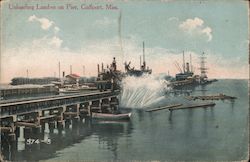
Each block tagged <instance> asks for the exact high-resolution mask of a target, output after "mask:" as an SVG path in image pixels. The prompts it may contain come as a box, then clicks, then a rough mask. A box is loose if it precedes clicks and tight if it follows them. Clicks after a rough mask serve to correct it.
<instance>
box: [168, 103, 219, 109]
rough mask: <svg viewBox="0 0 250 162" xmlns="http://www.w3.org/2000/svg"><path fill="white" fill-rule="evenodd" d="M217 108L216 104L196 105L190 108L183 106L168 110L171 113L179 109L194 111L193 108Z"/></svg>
mask: <svg viewBox="0 0 250 162" xmlns="http://www.w3.org/2000/svg"><path fill="white" fill-rule="evenodd" d="M213 106H215V103H213V102H211V103H206V104H196V105H189V106H183V107H173V108H168V110H169V111H172V110H179V109H192V108H201V107H203V108H206V107H213Z"/></svg>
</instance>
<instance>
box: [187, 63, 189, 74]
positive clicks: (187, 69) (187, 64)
mask: <svg viewBox="0 0 250 162" xmlns="http://www.w3.org/2000/svg"><path fill="white" fill-rule="evenodd" d="M186 69H187V72H188V73H189V63H188V62H187V67H186Z"/></svg>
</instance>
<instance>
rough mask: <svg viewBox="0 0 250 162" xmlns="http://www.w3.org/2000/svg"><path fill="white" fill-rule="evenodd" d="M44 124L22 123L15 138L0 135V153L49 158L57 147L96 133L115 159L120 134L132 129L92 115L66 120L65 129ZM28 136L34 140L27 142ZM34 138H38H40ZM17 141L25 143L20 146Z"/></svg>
mask: <svg viewBox="0 0 250 162" xmlns="http://www.w3.org/2000/svg"><path fill="white" fill-rule="evenodd" d="M128 123H129V124H128ZM47 125H48V124H47V123H46V124H45V125H43V126H42V127H41V129H30V128H23V127H21V128H20V133H19V138H18V141H17V142H13V143H9V142H8V140H6V139H2V145H1V146H2V154H3V156H4V157H5V159H6V160H11V161H20V160H21V161H22V160H27V161H38V160H46V159H50V158H53V157H55V156H56V152H57V151H59V150H62V149H64V148H66V147H69V146H72V145H73V144H75V143H79V142H81V141H82V140H84V139H85V138H86V137H88V136H90V135H92V134H96V135H98V138H99V139H100V141H103V142H105V143H106V144H107V148H108V149H109V150H111V151H112V152H113V155H114V159H117V145H118V142H117V141H118V138H119V136H121V134H130V133H131V131H132V129H131V128H129V127H132V123H130V122H121V123H119V122H117V123H110V124H108V123H105V124H100V123H98V122H93V121H92V120H91V119H86V120H80V121H78V120H70V121H67V122H65V128H64V129H62V128H56V127H53V126H47ZM125 127H127V128H125ZM124 131H126V132H124ZM3 137H4V136H3ZM30 139H34V140H35V141H34V143H33V144H28V143H29V142H30ZM36 139H39V140H38V141H39V142H38V141H36ZM48 139H51V144H47V143H46V142H42V141H43V140H44V141H46V140H48ZM19 145H20V146H21V147H22V146H23V145H24V147H23V148H22V149H20V147H18V146H19ZM18 148H19V149H18Z"/></svg>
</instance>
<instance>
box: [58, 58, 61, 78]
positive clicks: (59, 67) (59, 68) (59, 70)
mask: <svg viewBox="0 0 250 162" xmlns="http://www.w3.org/2000/svg"><path fill="white" fill-rule="evenodd" d="M58 72H59V75H58V77H59V79H60V78H61V65H60V61H59V63H58Z"/></svg>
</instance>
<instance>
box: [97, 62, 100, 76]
mask: <svg viewBox="0 0 250 162" xmlns="http://www.w3.org/2000/svg"><path fill="white" fill-rule="evenodd" d="M97 72H98V74H99V73H100V67H99V64H97Z"/></svg>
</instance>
